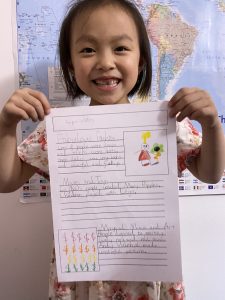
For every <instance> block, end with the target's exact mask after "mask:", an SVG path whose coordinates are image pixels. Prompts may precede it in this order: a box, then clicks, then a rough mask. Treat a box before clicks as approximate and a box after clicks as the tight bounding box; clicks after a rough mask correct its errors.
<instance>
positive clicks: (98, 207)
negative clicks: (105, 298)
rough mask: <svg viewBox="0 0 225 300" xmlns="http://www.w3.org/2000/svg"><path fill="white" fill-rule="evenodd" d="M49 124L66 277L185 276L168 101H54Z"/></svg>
mask: <svg viewBox="0 0 225 300" xmlns="http://www.w3.org/2000/svg"><path fill="white" fill-rule="evenodd" d="M46 126H47V138H48V159H49V170H50V179H51V180H50V185H51V197H52V211H53V225H54V239H55V251H56V263H57V274H58V278H59V281H64V282H69V281H94V280H120V281H124V280H125V281H156V280H161V281H177V280H181V279H182V271H181V251H180V233H179V203H178V187H177V149H176V122H175V119H171V118H169V116H168V102H166V101H163V102H160V101H157V102H152V103H145V104H144V103H143V104H118V105H102V106H92V107H90V106H82V107H68V108H55V109H52V110H51V113H50V115H49V116H47V118H46Z"/></svg>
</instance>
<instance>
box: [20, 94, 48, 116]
mask: <svg viewBox="0 0 225 300" xmlns="http://www.w3.org/2000/svg"><path fill="white" fill-rule="evenodd" d="M25 104H28V105H29V106H28V105H26V106H25ZM30 106H31V107H32V108H33V109H34V110H35V113H34V111H33V109H32V108H31V107H30ZM24 107H25V108H26V109H28V111H29V112H31V115H33V116H35V114H36V116H37V119H38V120H40V121H41V120H43V119H44V117H45V111H44V107H43V105H42V103H41V102H40V101H39V100H38V99H37V98H35V97H33V96H31V95H27V94H26V95H24ZM36 116H35V118H36Z"/></svg>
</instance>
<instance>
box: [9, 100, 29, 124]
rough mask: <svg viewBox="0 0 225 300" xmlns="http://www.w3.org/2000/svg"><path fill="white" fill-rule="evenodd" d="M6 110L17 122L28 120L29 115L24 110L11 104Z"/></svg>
mask: <svg viewBox="0 0 225 300" xmlns="http://www.w3.org/2000/svg"><path fill="white" fill-rule="evenodd" d="M7 110H8V111H9V112H10V115H14V116H15V119H17V121H20V120H28V119H29V115H28V114H27V113H26V111H25V110H24V109H22V108H20V107H18V106H15V105H13V104H12V103H8V109H7Z"/></svg>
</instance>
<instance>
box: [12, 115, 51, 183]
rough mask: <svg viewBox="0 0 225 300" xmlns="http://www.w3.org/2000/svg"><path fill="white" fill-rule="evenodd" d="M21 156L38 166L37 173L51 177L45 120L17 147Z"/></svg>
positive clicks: (30, 163) (28, 162) (25, 160)
mask: <svg viewBox="0 0 225 300" xmlns="http://www.w3.org/2000/svg"><path fill="white" fill-rule="evenodd" d="M17 150H18V155H19V157H20V158H21V159H22V160H23V161H24V162H26V163H27V164H29V165H32V166H34V167H36V168H37V173H39V174H40V175H42V176H44V177H45V178H47V179H49V168H48V151H47V138H46V127H45V121H42V122H40V123H39V124H38V126H37V128H36V129H35V130H34V131H33V132H32V133H31V134H30V135H29V136H28V137H27V138H26V139H25V140H24V141H23V142H22V143H21V144H20V145H19V146H18V147H17Z"/></svg>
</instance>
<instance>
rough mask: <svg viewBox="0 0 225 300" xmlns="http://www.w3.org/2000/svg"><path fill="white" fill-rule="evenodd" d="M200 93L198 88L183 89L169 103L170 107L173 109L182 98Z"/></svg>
mask: <svg viewBox="0 0 225 300" xmlns="http://www.w3.org/2000/svg"><path fill="white" fill-rule="evenodd" d="M197 91H199V89H198V88H195V87H193V88H181V89H180V90H179V91H178V92H177V93H176V94H175V95H174V96H173V97H172V98H171V99H170V101H169V106H170V107H173V106H174V105H175V104H176V103H177V102H178V101H180V99H181V98H183V97H185V96H187V95H189V94H192V93H195V92H197Z"/></svg>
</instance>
